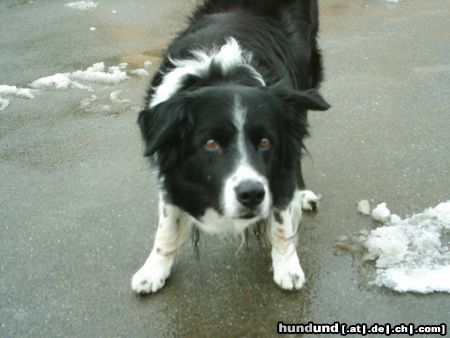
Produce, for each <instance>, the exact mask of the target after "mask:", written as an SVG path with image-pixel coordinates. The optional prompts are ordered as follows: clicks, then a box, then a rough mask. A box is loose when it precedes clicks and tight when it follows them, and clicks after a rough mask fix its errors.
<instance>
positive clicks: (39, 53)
mask: <svg viewBox="0 0 450 338" xmlns="http://www.w3.org/2000/svg"><path fill="white" fill-rule="evenodd" d="M194 3H195V1H182V0H171V1H166V2H159V1H151V0H145V1H144V0H141V1H123V0H122V1H118V0H114V1H108V2H103V1H101V2H100V4H99V6H98V8H97V9H95V10H92V11H86V12H82V11H77V10H73V9H68V8H66V7H64V2H60V1H50V0H48V1H34V2H30V1H11V0H6V1H2V2H1V3H0V84H8V85H16V86H22V87H23V86H27V84H29V83H30V82H32V81H34V80H36V79H38V78H40V77H42V76H48V75H52V74H55V73H57V72H72V71H75V70H77V69H85V68H87V67H89V66H91V65H92V64H93V63H95V62H100V61H104V62H105V63H106V64H107V65H108V66H110V65H115V64H118V63H120V62H128V63H129V69H133V68H138V67H142V63H143V62H144V61H145V60H151V61H153V65H152V67H151V70H155V69H156V67H157V62H158V54H159V52H160V50H161V49H162V48H163V47H164V45H166V44H167V43H168V41H169V40H170V38H171V37H173V35H174V34H175V33H176V32H177V31H179V30H180V29H181V28H182V27H184V24H185V18H186V16H187V15H188V13H189V11H190V10H191V9H192V7H193V5H194ZM113 10H116V11H117V14H113ZM449 17H450V1H449V0H427V1H422V0H404V1H402V2H400V3H398V4H389V3H386V2H384V1H381V0H364V1H363V0H361V1H349V0H323V1H321V25H322V26H321V47H322V49H323V54H324V60H325V68H326V81H325V82H324V84H323V87H322V93H323V95H324V96H325V97H326V98H327V100H328V101H329V102H330V103H332V105H333V108H332V109H331V110H329V111H327V112H317V113H311V114H310V119H311V121H310V122H311V126H312V128H311V134H312V137H311V138H310V139H309V140H308V143H307V145H308V148H309V151H310V153H311V156H310V157H307V158H306V159H305V164H304V168H305V169H304V171H305V178H306V182H307V184H308V186H309V188H311V189H312V190H314V191H315V192H319V193H321V194H322V195H323V196H324V197H323V200H322V203H321V206H320V212H319V213H318V214H317V215H315V216H305V218H304V222H303V223H302V226H301V236H300V243H299V255H300V260H301V262H302V266H303V268H304V270H305V273H306V276H307V283H306V286H305V287H304V288H303V289H302V290H301V291H299V292H285V291H282V290H280V289H278V288H277V287H276V286H275V284H274V282H273V281H272V276H271V272H270V271H269V266H270V256H269V249H268V248H267V247H264V246H260V245H259V244H258V243H256V242H252V243H251V247H250V249H249V250H248V251H247V250H245V249H242V250H240V251H237V248H238V244H237V243H234V242H232V241H219V240H218V239H214V238H208V237H207V236H203V237H202V239H201V243H200V258H199V259H196V258H195V255H194V254H193V250H192V245H191V244H190V243H188V244H187V245H186V246H185V247H184V248H183V250H182V252H181V254H180V255H179V257H178V262H177V264H176V266H175V268H174V270H173V273H172V276H171V278H170V279H169V280H168V282H167V285H166V287H165V288H164V289H163V290H162V291H160V292H159V293H157V294H155V295H151V296H148V297H137V296H135V295H134V294H133V293H132V292H131V288H130V279H131V276H132V274H133V273H134V272H135V271H136V270H137V269H138V268H139V267H140V265H141V264H142V263H143V261H144V259H145V257H146V256H147V254H148V252H149V250H150V247H151V244H152V241H153V236H154V231H155V224H156V217H157V215H156V209H157V205H156V203H157V191H156V183H155V177H154V174H153V173H152V172H151V171H150V170H149V165H148V163H147V162H146V160H145V159H144V158H143V157H142V150H143V149H142V145H141V140H140V135H139V133H138V128H137V126H136V111H137V109H138V106H142V104H143V95H144V92H145V88H146V87H147V83H148V80H149V79H148V78H144V79H142V78H137V77H132V78H130V79H129V80H128V81H126V82H124V83H122V84H119V85H115V86H106V85H96V86H95V87H94V92H93V93H89V92H87V91H84V90H78V89H70V90H68V91H44V92H41V93H39V94H36V98H35V99H33V100H26V99H20V98H13V99H11V105H10V106H9V107H8V108H6V109H5V110H4V111H0V191H1V193H0V257H1V260H0V336H1V337H57V336H61V337H72V336H76V337H162V336H170V337H173V336H185V337H202V336H204V337H221V336H223V337H228V336H233V337H266V336H274V335H275V334H276V323H277V322H278V321H280V320H281V321H284V322H294V323H307V322H309V321H313V322H317V323H333V322H336V321H339V322H345V323H348V324H355V323H362V322H366V323H375V322H377V323H393V324H398V323H410V322H411V323H416V324H439V323H447V324H448V323H449V316H448V313H449V310H450V306H449V304H450V295H448V294H443V293H435V294H431V295H415V294H399V293H396V292H393V291H390V290H388V289H384V288H379V287H376V286H371V285H370V283H369V282H370V268H371V267H370V265H362V264H360V263H359V261H358V259H357V257H356V256H358V255H353V256H354V257H356V260H355V261H353V259H352V255H350V254H341V253H340V252H338V251H337V250H336V248H335V245H336V242H337V238H339V237H340V236H343V235H352V234H356V233H357V232H358V231H359V230H361V229H371V228H373V227H374V226H375V225H374V224H373V223H372V222H371V221H370V219H369V218H367V217H364V216H361V215H359V214H358V213H357V211H356V203H357V202H358V201H359V200H361V199H372V200H373V201H375V202H382V201H385V202H387V204H388V206H389V207H390V209H391V210H392V211H393V212H395V213H398V214H399V215H401V216H405V215H407V214H412V213H414V212H420V211H422V210H423V209H424V208H426V207H429V206H435V205H436V204H437V203H438V202H441V201H446V200H449V199H450V174H449V168H450V150H449V144H450V128H449V127H450V110H449V109H450V108H449V107H450V58H449V55H450V33H449V32H450V21H449ZM90 27H96V30H95V31H91V30H90ZM115 90H122V94H121V96H122V97H123V98H126V99H129V100H131V101H132V103H131V104H119V103H117V102H116V103H114V102H111V101H110V99H109V95H110V93H111V92H113V91H115ZM93 94H95V95H96V96H97V97H98V101H97V102H96V103H95V104H93V106H92V107H90V108H89V109H86V107H83V106H80V102H81V100H83V99H85V98H88V97H90V96H91V95H93ZM105 106H108V107H109V108H108V109H106V108H105Z"/></svg>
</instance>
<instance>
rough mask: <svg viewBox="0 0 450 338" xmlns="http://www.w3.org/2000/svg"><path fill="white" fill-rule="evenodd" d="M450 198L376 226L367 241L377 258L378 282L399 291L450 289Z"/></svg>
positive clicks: (370, 255)
mask: <svg viewBox="0 0 450 338" xmlns="http://www.w3.org/2000/svg"><path fill="white" fill-rule="evenodd" d="M449 234H450V201H448V202H445V203H441V204H439V205H437V206H436V207H435V208H429V209H426V210H425V211H424V212H422V213H420V214H416V215H414V216H411V217H409V218H405V219H401V218H400V217H399V216H397V215H395V217H391V220H390V222H389V223H388V224H387V225H386V226H384V227H379V228H377V229H375V230H372V231H371V232H370V233H369V234H368V236H367V239H366V240H365V241H363V245H364V246H365V247H366V248H367V250H368V253H367V255H366V257H365V259H369V260H371V259H373V260H375V261H376V262H375V266H376V273H377V276H376V278H375V280H374V284H375V285H378V286H386V287H388V288H392V289H394V290H396V291H399V292H408V291H411V292H419V293H431V292H435V291H442V292H449V293H450V252H449V248H448V245H449Z"/></svg>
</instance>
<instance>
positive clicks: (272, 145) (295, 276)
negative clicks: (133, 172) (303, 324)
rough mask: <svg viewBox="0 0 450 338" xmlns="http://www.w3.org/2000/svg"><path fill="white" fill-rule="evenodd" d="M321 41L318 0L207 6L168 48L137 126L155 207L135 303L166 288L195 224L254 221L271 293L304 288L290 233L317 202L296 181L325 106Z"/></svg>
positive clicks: (230, 225)
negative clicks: (314, 121) (261, 232)
mask: <svg viewBox="0 0 450 338" xmlns="http://www.w3.org/2000/svg"><path fill="white" fill-rule="evenodd" d="M317 30H318V4H317V0H205V1H204V4H203V5H201V6H200V7H199V8H197V10H196V11H195V12H194V14H193V16H192V17H191V19H190V21H189V26H188V28H187V29H186V30H185V31H183V32H182V33H181V34H179V36H178V37H177V38H175V40H174V41H173V42H172V43H171V44H170V46H169V47H168V49H167V51H166V52H165V54H164V56H163V60H162V63H161V66H160V69H159V71H158V72H157V73H156V75H155V76H154V78H153V80H152V82H151V86H150V88H149V90H148V93H147V101H146V107H145V109H144V110H143V111H141V112H140V114H139V118H138V123H139V126H140V129H141V132H142V136H143V139H144V142H145V147H146V150H145V155H146V156H148V157H149V158H150V159H151V161H152V163H153V164H154V165H155V166H156V168H157V170H158V174H159V182H160V187H159V189H160V198H159V223H158V228H157V231H156V236H155V242H154V246H153V250H152V251H151V253H150V256H149V257H148V258H147V260H146V262H145V264H144V265H143V266H142V267H141V269H140V270H139V271H137V272H136V273H135V275H134V276H133V278H132V283H131V284H132V288H133V290H134V291H135V292H136V293H140V294H145V293H150V292H156V291H158V290H159V289H161V288H162V287H163V286H164V283H165V281H166V279H167V277H168V276H169V274H170V270H171V267H172V265H173V262H174V257H175V254H176V252H177V250H178V249H179V248H180V246H181V245H182V244H183V242H184V241H185V239H186V237H187V235H188V233H189V230H190V228H191V226H192V225H193V226H194V227H195V228H198V229H200V230H201V231H203V232H206V233H210V234H230V233H234V234H239V233H244V232H245V231H246V229H247V228H248V227H249V226H252V225H255V224H256V223H261V222H264V224H266V226H267V231H266V233H267V235H268V238H269V241H270V243H271V245H272V267H273V278H274V280H275V283H276V284H277V285H278V286H279V287H281V288H282V289H287V290H292V289H300V288H301V287H302V286H303V284H304V281H305V276H304V273H303V270H302V268H301V266H300V262H299V258H298V255H297V251H296V243H297V230H298V225H299V222H300V220H301V215H302V209H303V210H314V209H315V208H316V206H317V205H318V200H319V197H318V196H316V195H315V194H314V193H313V192H312V191H309V190H305V184H304V182H303V178H302V173H301V164H300V160H301V154H302V149H303V139H304V138H305V137H306V136H307V135H308V131H307V127H308V123H307V111H308V110H326V109H328V108H329V107H330V106H329V105H328V103H327V102H326V101H325V100H324V99H323V98H322V97H321V96H320V94H319V93H318V91H317V88H318V85H319V83H320V81H321V78H322V67H321V55H320V52H319V50H318V47H317V41H316V35H317Z"/></svg>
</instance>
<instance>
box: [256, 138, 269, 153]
mask: <svg viewBox="0 0 450 338" xmlns="http://www.w3.org/2000/svg"><path fill="white" fill-rule="evenodd" d="M271 145H272V144H271V143H270V140H269V139H268V138H266V137H265V138H263V139H261V141H259V145H258V146H259V149H260V150H267V149H270V147H271Z"/></svg>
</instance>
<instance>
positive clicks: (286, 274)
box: [269, 191, 305, 290]
mask: <svg viewBox="0 0 450 338" xmlns="http://www.w3.org/2000/svg"><path fill="white" fill-rule="evenodd" d="M301 199H302V193H301V192H300V191H297V192H296V193H295V194H294V198H293V199H292V201H291V203H290V204H289V206H288V207H287V208H286V209H285V210H282V211H280V212H279V214H280V215H279V216H280V217H281V219H282V222H281V223H280V222H279V217H276V216H275V215H273V216H272V217H271V222H270V232H269V239H270V242H271V243H272V266H273V279H274V281H275V283H277V285H278V286H279V287H280V288H282V289H286V290H293V289H300V288H301V287H302V286H303V284H304V283H305V274H304V273H303V270H302V267H301V265H300V261H299V259H298V255H297V250H296V244H297V230H298V225H299V223H300V221H301V218H302V209H301ZM274 212H276V211H274Z"/></svg>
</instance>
